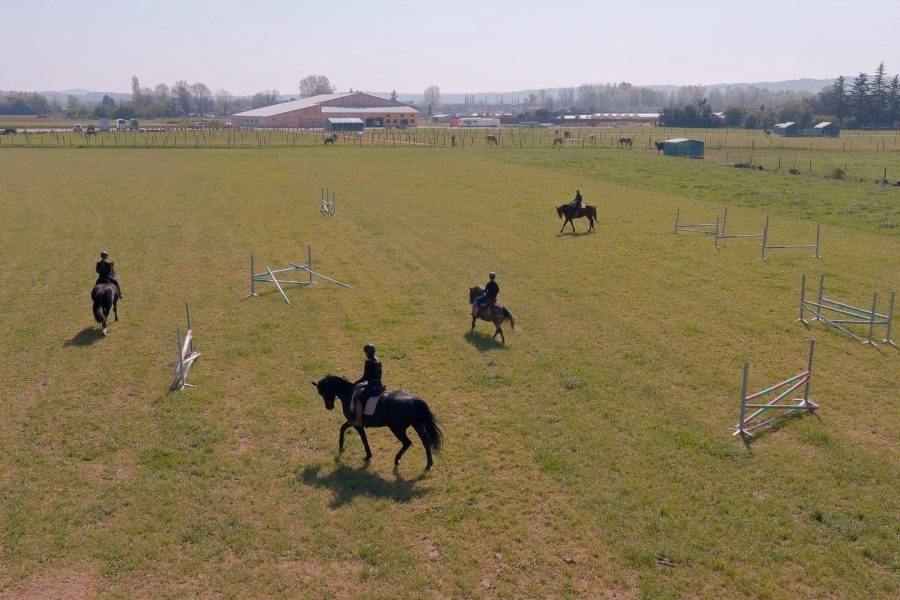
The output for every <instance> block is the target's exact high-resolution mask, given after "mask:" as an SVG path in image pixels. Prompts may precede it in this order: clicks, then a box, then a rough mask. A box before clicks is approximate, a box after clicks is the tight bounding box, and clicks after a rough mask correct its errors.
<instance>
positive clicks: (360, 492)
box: [297, 462, 427, 508]
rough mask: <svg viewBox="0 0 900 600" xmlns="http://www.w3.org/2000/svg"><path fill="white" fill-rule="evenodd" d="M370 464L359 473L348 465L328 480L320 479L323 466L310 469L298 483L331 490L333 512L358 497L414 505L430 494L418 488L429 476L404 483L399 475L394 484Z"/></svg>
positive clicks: (303, 473)
mask: <svg viewBox="0 0 900 600" xmlns="http://www.w3.org/2000/svg"><path fill="white" fill-rule="evenodd" d="M369 464H370V463H368V462H367V463H366V464H365V465H364V466H362V467H360V468H358V469H354V468H353V467H348V466H347V465H338V467H337V468H336V469H335V470H334V471H332V472H331V473H329V474H328V475H324V476H320V475H319V472H320V471H321V470H322V466H321V465H316V466H311V467H306V468H305V469H303V471H302V472H300V473H298V474H297V482H298V483H304V484H306V485H313V486H315V487H318V488H325V489H329V490H331V491H332V492H333V493H334V499H333V500H332V501H331V503H330V504H329V506H330V507H331V508H338V507H341V506H344V505H345V504H347V503H349V502H350V501H351V500H353V498H355V497H356V496H369V497H375V498H385V499H388V500H393V501H395V502H410V501H411V500H413V499H415V498H419V497H421V496H424V495H425V494H426V493H427V490H423V489H416V487H415V485H416V482H418V481H420V480H421V479H424V478H425V477H426V474H424V473H423V474H422V475H419V476H418V477H416V478H414V479H403V478H402V477H401V476H400V474H399V473H397V472H396V471H395V478H394V480H393V481H389V480H387V479H384V478H383V477H381V476H380V475H378V474H377V473H374V472H372V471H371V470H370V469H369Z"/></svg>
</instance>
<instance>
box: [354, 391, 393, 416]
mask: <svg viewBox="0 0 900 600" xmlns="http://www.w3.org/2000/svg"><path fill="white" fill-rule="evenodd" d="M364 389H366V386H365V385H363V384H359V385H358V386H356V389H355V390H353V397H352V398H351V399H350V400H351V404H355V403H356V401H357V400H360V399H361V398H360V394H362V393H363V390H364ZM385 396H387V391H383V392H381V393H380V394H378V395H375V396H369V397H368V398H366V399H365V400H364V404H363V414H364V415H366V416H367V417H371V416H372V415H374V414H375V409H376V408H378V402H379V401H380V400H381V399H382V398H384V397H385Z"/></svg>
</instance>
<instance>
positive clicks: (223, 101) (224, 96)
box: [216, 90, 234, 116]
mask: <svg viewBox="0 0 900 600" xmlns="http://www.w3.org/2000/svg"><path fill="white" fill-rule="evenodd" d="M233 100H234V96H232V95H231V92H229V91H228V90H216V104H218V105H219V110H220V111H221V113H222V115H223V116H224V115H227V114H228V109H229V108H231V102H232V101H233Z"/></svg>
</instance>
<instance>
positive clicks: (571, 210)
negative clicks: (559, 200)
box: [556, 202, 597, 233]
mask: <svg viewBox="0 0 900 600" xmlns="http://www.w3.org/2000/svg"><path fill="white" fill-rule="evenodd" d="M556 215H557V216H558V217H559V218H563V217H565V218H566V220H565V221H563V226H562V228H561V229H560V230H559V232H560V233H562V232H563V229H565V228H566V225H567V224H571V225H572V232H573V233H574V232H575V222H574V221H573V219H580V218H582V217H587V218H588V221H589V222H590V226H589V227H588V233H590V232H591V231H594V229H595V228H594V221H595V220H596V219H597V209H596V207H594V206H593V205H591V204H585V205H584V206H582V207H581V210H578V211H576V210H575V205H574V204H572V203H571V202H567V203H566V204H562V205H560V206H557V207H556Z"/></svg>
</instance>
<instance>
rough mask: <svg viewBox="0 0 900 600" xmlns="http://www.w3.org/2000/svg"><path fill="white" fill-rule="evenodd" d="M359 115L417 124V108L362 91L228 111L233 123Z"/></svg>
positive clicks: (277, 123) (320, 121)
mask: <svg viewBox="0 0 900 600" xmlns="http://www.w3.org/2000/svg"><path fill="white" fill-rule="evenodd" d="M348 118H349V119H352V118H357V119H361V120H362V122H363V123H365V126H366V127H384V128H387V129H389V128H393V127H417V126H418V125H419V111H418V110H417V109H416V108H413V107H412V106H409V105H408V104H403V103H402V102H397V101H396V100H386V99H384V98H379V97H377V96H372V95H370V94H363V93H362V92H344V93H340V94H321V95H319V96H310V97H309V98H301V99H300V100H291V101H289V102H282V103H281V104H275V105H273V106H264V107H263V108H257V109H254V110H248V111H245V112H242V113H237V114H234V115H231V123H232V124H233V125H234V126H235V127H302V128H310V127H323V128H324V127H326V126H327V125H328V119H348Z"/></svg>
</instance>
